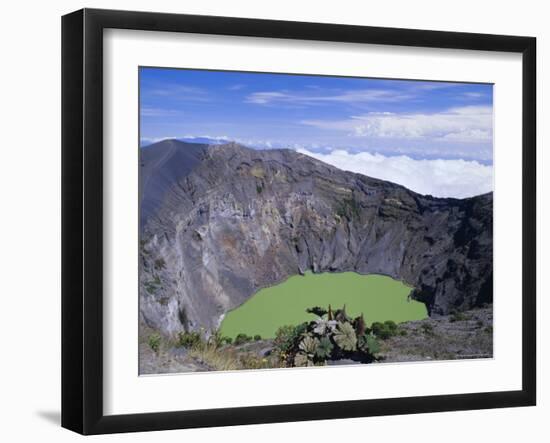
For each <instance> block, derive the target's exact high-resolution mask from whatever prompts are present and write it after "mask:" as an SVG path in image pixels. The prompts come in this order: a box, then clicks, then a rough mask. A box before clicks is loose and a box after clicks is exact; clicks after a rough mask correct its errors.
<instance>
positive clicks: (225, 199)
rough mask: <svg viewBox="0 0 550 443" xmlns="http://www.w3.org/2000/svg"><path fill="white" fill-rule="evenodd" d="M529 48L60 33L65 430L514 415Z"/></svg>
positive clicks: (532, 294) (527, 231)
mask: <svg viewBox="0 0 550 443" xmlns="http://www.w3.org/2000/svg"><path fill="white" fill-rule="evenodd" d="M535 48H536V42H535V39H534V38H530V37H515V36H497V35H484V34H464V33H452V32H436V31H421V30H410V29H388V28H374V27H358V26H348V25H336V24H319V23H298V22H281V21H270V20H256V19H243V18H228V17H208V16H189V15H175V14H159V13H148V12H124V11H108V10H90V9H84V10H81V11H77V12H74V13H72V14H69V15H66V16H64V17H63V21H62V56H63V66H62V76H63V79H62V86H63V88H62V90H63V94H62V105H63V115H62V120H63V128H62V135H63V137H62V139H63V146H62V159H63V165H62V171H63V180H62V181H63V195H62V197H63V210H62V212H63V214H62V219H63V226H62V237H63V245H62V250H63V264H62V265H63V266H62V267H63V277H62V278H63V294H62V309H63V311H62V322H63V324H62V335H63V337H62V358H63V361H62V372H63V374H62V381H63V382H62V425H63V426H64V427H66V428H69V429H71V430H74V431H77V432H80V433H83V434H100V433H114V432H129V431H146V430H160V429H177V428H190V427H201V426H227V425H237V424H252V423H270V422H282V421H298V420H316V419H328V418H345V417H359V416H374V415H388V414H411V413H422V412H434V411H453V410H464V409H482V408H497V407H512V406H529V405H534V404H535V401H536V373H535V368H536V355H535V349H536V341H535V340H536V337H535V330H536V325H535V305H536V284H535V258H536V237H535V235H536V234H535V231H536V215H535V202H536V186H535V170H536V165H535V139H536V137H535V131H536V125H535V122H536V119H535V114H536V102H535V96H536V94H535V72H536V70H535V60H536V53H535Z"/></svg>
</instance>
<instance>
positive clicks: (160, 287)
mask: <svg viewBox="0 0 550 443" xmlns="http://www.w3.org/2000/svg"><path fill="white" fill-rule="evenodd" d="M140 163H141V168H142V170H141V174H140V177H141V183H140V190H141V211H140V215H141V218H140V223H141V233H140V235H141V239H140V319H141V321H142V322H143V323H144V324H145V325H147V326H148V327H152V328H155V329H158V330H160V331H162V332H163V333H165V334H166V335H173V334H175V333H177V332H178V331H180V330H182V329H187V330H188V329H197V328H199V327H204V328H206V329H211V328H214V327H216V326H218V324H219V322H220V319H221V318H222V316H223V314H224V313H225V312H227V311H228V310H230V309H232V308H235V307H236V306H238V305H240V304H241V303H243V302H244V301H245V300H246V299H248V298H249V297H250V296H251V295H253V294H254V293H255V292H256V291H257V290H258V289H260V288H262V287H265V286H270V285H273V284H276V283H278V282H281V281H283V280H284V279H286V278H288V277H289V276H290V275H293V274H297V273H303V272H305V271H306V270H309V269H311V270H313V271H314V272H328V271H355V272H359V273H364V274H367V273H377V274H385V275H389V276H391V277H394V278H397V279H400V280H403V281H405V282H407V283H408V284H410V285H411V286H413V287H414V288H415V289H414V291H413V293H412V297H413V298H415V299H418V300H421V301H423V302H425V303H426V305H427V306H428V309H429V312H430V313H431V314H447V313H449V312H451V311H454V310H465V309H470V308H472V307H474V306H479V305H481V304H483V303H487V302H491V301H492V207H493V204H492V203H493V198H492V194H485V195H481V196H478V197H473V198H469V199H463V200H458V199H441V198H434V197H431V196H422V195H419V194H416V193H414V192H412V191H410V190H408V189H406V188H404V187H402V186H399V185H396V184H393V183H389V182H385V181H382V180H377V179H373V178H369V177H366V176H363V175H360V174H355V173H351V172H346V171H342V170H340V169H337V168H335V167H333V166H330V165H327V164H325V163H322V162H320V161H318V160H315V159H313V158H311V157H308V156H305V155H303V154H299V153H297V152H295V151H292V150H280V149H277V150H264V151H258V150H252V149H248V148H246V147H243V146H240V145H236V144H226V145H219V146H208V145H196V144H189V143H183V142H178V141H175V140H165V141H163V142H160V143H157V144H155V145H151V146H149V147H147V148H142V150H141V159H140Z"/></svg>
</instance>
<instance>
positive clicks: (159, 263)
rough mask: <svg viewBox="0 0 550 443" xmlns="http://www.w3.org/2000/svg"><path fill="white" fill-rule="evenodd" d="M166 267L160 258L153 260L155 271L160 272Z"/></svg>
mask: <svg viewBox="0 0 550 443" xmlns="http://www.w3.org/2000/svg"><path fill="white" fill-rule="evenodd" d="M165 267H166V262H165V261H164V259H163V258H162V257H161V258H157V259H156V260H155V269H156V270H159V271H160V270H162V269H164V268H165Z"/></svg>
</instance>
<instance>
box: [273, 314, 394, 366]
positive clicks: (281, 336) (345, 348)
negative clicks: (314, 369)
mask: <svg viewBox="0 0 550 443" xmlns="http://www.w3.org/2000/svg"><path fill="white" fill-rule="evenodd" d="M307 312H309V313H314V312H315V313H317V314H321V315H320V316H319V317H318V318H317V319H315V320H312V321H309V322H305V323H302V324H300V325H298V326H294V327H293V326H283V327H281V328H279V329H278V330H277V334H276V337H275V340H274V344H275V347H274V355H276V356H278V358H279V361H280V363H283V364H285V365H286V366H322V365H325V364H326V362H327V360H339V359H352V360H355V361H360V362H363V363H370V362H372V361H374V360H376V356H375V353H378V352H379V350H380V347H379V345H378V342H377V340H376V338H375V336H374V335H372V334H371V333H370V331H368V330H367V328H366V325H365V320H364V317H363V315H360V316H359V317H356V318H354V319H352V318H351V317H349V316H348V315H347V314H346V309H345V306H344V307H343V308H342V309H336V310H335V311H334V312H333V311H332V309H331V307H330V306H329V308H328V310H325V309H323V308H319V307H314V308H310V309H308V310H307ZM380 325H382V327H383V328H385V329H387V330H394V329H397V325H395V323H393V324H392V323H388V324H387V325H384V324H382V323H381V324H380Z"/></svg>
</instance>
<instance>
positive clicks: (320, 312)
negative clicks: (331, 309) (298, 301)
mask: <svg viewBox="0 0 550 443" xmlns="http://www.w3.org/2000/svg"><path fill="white" fill-rule="evenodd" d="M306 312H307V313H308V314H315V315H316V316H317V317H323V316H324V315H326V314H327V313H328V311H327V310H326V309H325V308H321V307H320V306H314V307H313V308H307V309H306Z"/></svg>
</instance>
